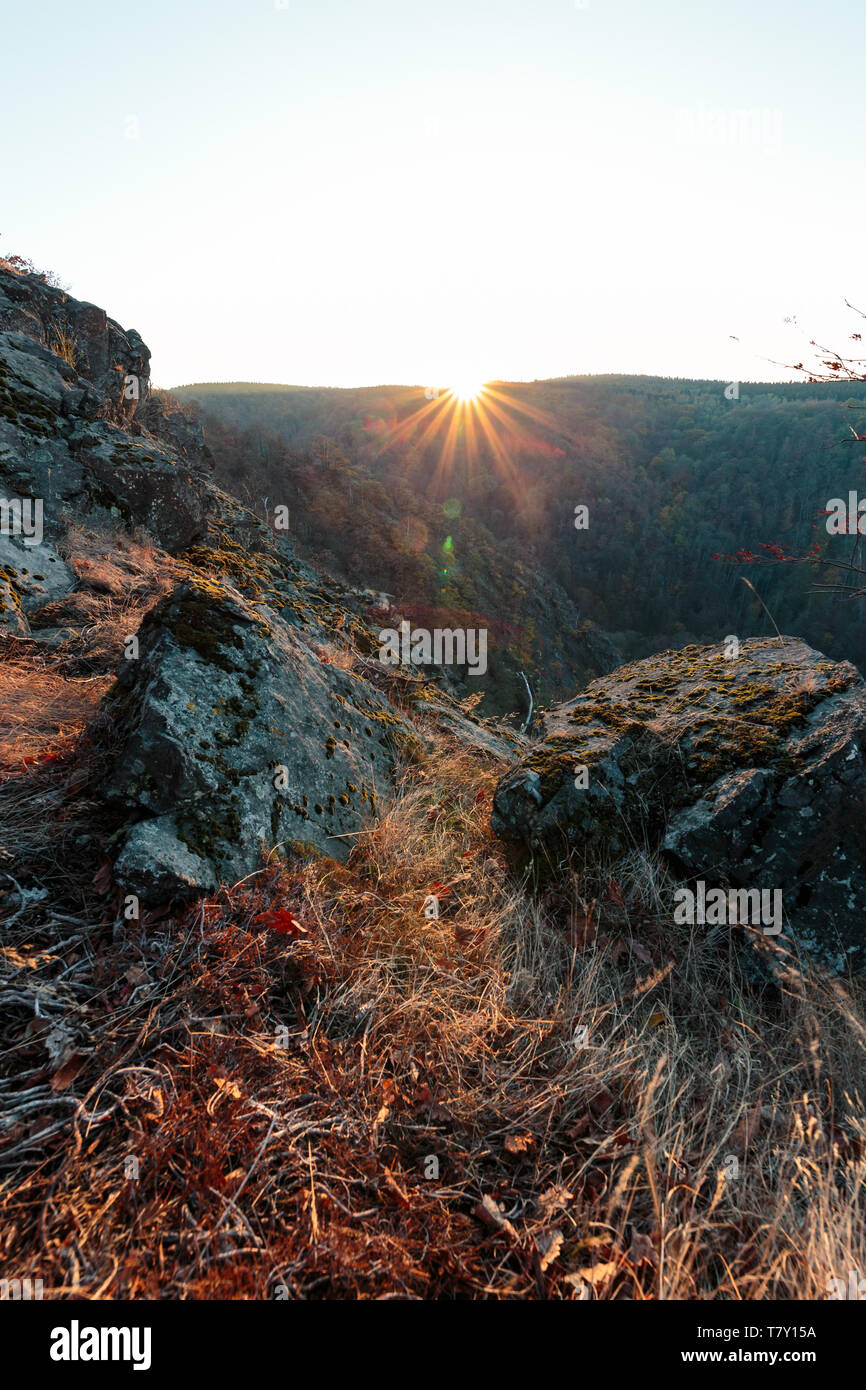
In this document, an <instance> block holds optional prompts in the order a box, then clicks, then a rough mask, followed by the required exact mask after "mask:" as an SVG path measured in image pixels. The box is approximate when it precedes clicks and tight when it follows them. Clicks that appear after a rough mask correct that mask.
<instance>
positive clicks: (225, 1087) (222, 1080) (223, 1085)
mask: <svg viewBox="0 0 866 1390" xmlns="http://www.w3.org/2000/svg"><path fill="white" fill-rule="evenodd" d="M214 1081H215V1082H216V1084H217V1086H218V1087H219V1089H220V1090H221V1091H224V1092H225V1094H226V1095H227V1096H231V1097H232V1099H233V1100H240V1098H241V1093H240V1089H239V1087H238V1085H237V1083H236V1082H234V1081H230V1080H229V1079H228V1077H227V1076H215V1077H214Z"/></svg>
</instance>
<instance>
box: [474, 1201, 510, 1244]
mask: <svg viewBox="0 0 866 1390" xmlns="http://www.w3.org/2000/svg"><path fill="white" fill-rule="evenodd" d="M475 1215H476V1216H477V1217H478V1220H479V1221H482V1222H483V1223H484V1225H485V1226H490V1227H492V1228H493V1230H495V1231H501V1232H502V1234H503V1235H508V1236H514V1237H515V1239H516V1237H517V1232H516V1231H515V1229H514V1227H513V1226H512V1224H511V1222H510V1221H506V1219H505V1217H504V1216H503V1215H502V1212H501V1211H500V1210H499V1207H498V1206H497V1204H496V1202H494V1200H493V1198H492V1197H488V1196H484V1197H482V1198H481V1201H480V1202H479V1203H478V1205H477V1206H476V1208H475Z"/></svg>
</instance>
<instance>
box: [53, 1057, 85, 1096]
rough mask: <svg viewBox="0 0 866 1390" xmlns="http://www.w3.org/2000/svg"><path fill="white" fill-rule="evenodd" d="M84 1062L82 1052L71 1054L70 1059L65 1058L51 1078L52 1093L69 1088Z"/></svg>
mask: <svg viewBox="0 0 866 1390" xmlns="http://www.w3.org/2000/svg"><path fill="white" fill-rule="evenodd" d="M86 1061H87V1056H86V1054H85V1053H83V1052H73V1054H72V1056H71V1057H67V1059H66V1061H65V1062H64V1063H63V1066H62V1067H58V1069H57V1071H56V1072H55V1073H54V1075H53V1076H52V1078H51V1089H52V1091H65V1090H66V1089H67V1087H68V1086H71V1085H72V1083H73V1081H74V1080H75V1078H76V1076H77V1075H78V1073H79V1072H80V1071H81V1068H82V1067H83V1066H84V1063H85V1062H86Z"/></svg>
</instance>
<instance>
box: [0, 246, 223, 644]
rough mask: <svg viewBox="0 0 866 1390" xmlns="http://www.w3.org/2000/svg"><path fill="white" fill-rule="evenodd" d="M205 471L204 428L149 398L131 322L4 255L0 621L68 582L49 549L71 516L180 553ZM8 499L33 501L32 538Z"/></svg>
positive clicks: (201, 512)
mask: <svg viewBox="0 0 866 1390" xmlns="http://www.w3.org/2000/svg"><path fill="white" fill-rule="evenodd" d="M209 472H210V460H209V455H208V454H207V452H206V450H205V449H204V447H203V444H202V437H201V430H200V428H199V427H198V426H197V425H195V424H193V423H191V422H190V421H188V420H186V417H185V416H183V414H182V413H181V412H177V411H173V412H165V411H164V410H163V409H162V406H161V405H160V403H159V401H158V400H156V399H155V398H154V397H153V396H152V395H151V391H150V354H149V352H148V350H147V348H146V347H145V345H144V343H143V342H142V341H141V338H140V337H139V335H138V334H137V333H136V332H135V331H134V330H129V331H125V330H124V329H122V328H121V327H120V325H119V324H117V323H115V322H114V321H113V320H112V319H109V318H108V317H107V316H106V314H105V313H104V312H103V311H102V310H101V309H97V308H96V306H95V305H92V304H85V303H82V302H81V301H79V300H76V299H73V298H72V297H71V296H70V295H68V294H66V293H65V292H64V291H63V290H60V289H57V288H55V287H53V286H51V285H48V284H47V283H45V281H44V280H43V279H42V278H41V277H40V276H38V275H21V274H17V273H16V272H15V271H13V270H11V269H7V268H4V266H3V265H2V264H0V499H2V500H3V502H4V503H6V504H7V508H6V512H7V515H5V516H4V517H3V518H2V519H0V526H2V530H3V532H4V534H3V535H2V537H0V540H2V544H3V553H2V556H0V565H2V570H3V575H4V581H3V586H2V587H3V592H2V593H0V604H2V605H3V607H2V609H0V625H3V626H5V627H7V628H12V629H13V630H16V631H20V630H22V628H23V629H24V630H26V621H25V619H26V614H27V613H28V611H31V610H35V609H38V607H39V606H40V605H41V604H42V603H44V602H47V601H50V600H52V599H56V598H57V597H59V596H60V595H61V594H62V593H64V592H68V591H69V589H70V588H71V587H72V584H73V582H74V580H73V578H72V576H71V575H70V574H69V572H68V571H67V572H65V573H64V568H63V565H62V561H61V560H60V556H59V555H58V553H57V548H56V547H57V545H58V543H60V542H61V541H62V539H63V537H64V534H65V529H66V521H67V518H69V517H72V518H74V520H75V521H76V522H77V523H84V524H94V525H100V524H101V525H105V524H107V525H109V526H114V527H117V528H125V529H127V530H132V529H134V528H135V527H143V528H145V529H146V531H147V532H148V533H149V534H150V535H151V536H152V537H153V539H154V540H155V541H156V543H157V544H158V545H159V546H161V547H163V548H164V549H166V550H169V551H177V550H179V549H180V548H182V547H183V546H186V545H188V544H189V543H190V542H192V541H193V540H195V539H196V538H197V537H199V536H200V535H202V534H203V532H204V529H205V524H206V516H207V509H208V505H209V488H208V475H209ZM10 505H11V506H12V507H13V508H14V507H19V508H20V507H23V506H32V507H34V508H35V507H38V510H39V517H40V538H39V541H38V543H37V544H36V545H34V546H32V547H31V546H29V545H27V544H25V543H24V538H23V535H22V533H21V532H20V531H18V530H16V528H15V526H14V525H10V524H9V522H8V511H9V506H10ZM36 575H42V576H43V579H42V580H39V579H34V576H36ZM22 614H24V615H25V619H22V616H21V615H22Z"/></svg>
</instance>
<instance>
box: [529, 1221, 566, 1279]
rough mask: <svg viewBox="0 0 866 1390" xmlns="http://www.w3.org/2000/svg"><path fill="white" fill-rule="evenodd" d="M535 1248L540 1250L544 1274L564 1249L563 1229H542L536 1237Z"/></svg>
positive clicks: (541, 1267)
mask: <svg viewBox="0 0 866 1390" xmlns="http://www.w3.org/2000/svg"><path fill="white" fill-rule="evenodd" d="M535 1248H536V1250H537V1251H538V1265H539V1269H540V1270H541V1273H542V1274H543V1273H544V1271H545V1270H546V1269H547V1267H548V1265H552V1264H553V1261H554V1260H555V1259H556V1257H557V1255H558V1254H559V1252H560V1250H561V1249H562V1231H559V1230H557V1231H542V1232H541V1234H540V1235H537V1236H536V1237H535Z"/></svg>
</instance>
